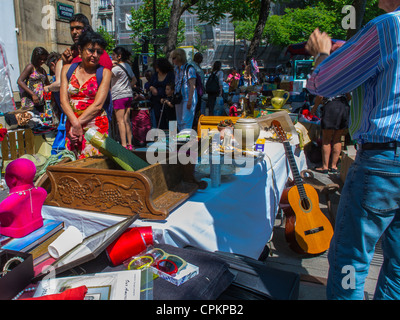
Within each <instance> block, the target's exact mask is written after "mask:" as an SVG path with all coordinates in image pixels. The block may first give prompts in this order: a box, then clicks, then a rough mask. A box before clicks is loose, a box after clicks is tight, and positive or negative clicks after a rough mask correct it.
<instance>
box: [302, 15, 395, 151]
mask: <svg viewBox="0 0 400 320" xmlns="http://www.w3.org/2000/svg"><path fill="white" fill-rule="evenodd" d="M399 10H400V7H399V8H398V9H397V10H396V11H394V12H391V13H387V14H384V15H381V16H379V17H377V18H375V19H374V20H372V21H370V22H369V23H368V24H367V25H366V26H365V27H364V28H363V29H362V30H360V31H359V32H358V33H357V34H356V35H355V36H354V37H353V38H351V39H350V40H349V41H347V42H346V44H344V45H343V46H342V47H341V48H340V49H338V50H336V51H335V52H334V53H332V55H330V56H329V57H328V58H326V59H325V60H324V61H323V62H321V64H320V65H318V67H317V68H316V69H315V71H314V72H313V74H312V75H311V78H310V79H309V81H308V83H307V89H308V90H309V91H310V92H311V93H313V94H317V95H320V96H324V97H332V96H335V95H338V94H344V93H347V92H352V94H353V98H352V102H351V104H352V107H351V111H350V124H349V132H350V134H351V136H352V138H353V139H354V140H357V141H358V142H359V143H366V142H388V141H393V140H395V141H400V11H399Z"/></svg>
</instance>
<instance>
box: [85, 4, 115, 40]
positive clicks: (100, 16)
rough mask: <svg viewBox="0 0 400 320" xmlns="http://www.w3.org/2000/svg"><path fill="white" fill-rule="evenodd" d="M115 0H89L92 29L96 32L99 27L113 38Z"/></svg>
mask: <svg viewBox="0 0 400 320" xmlns="http://www.w3.org/2000/svg"><path fill="white" fill-rule="evenodd" d="M114 3H115V0H91V10H92V27H93V29H94V30H95V31H97V30H98V29H99V28H100V27H102V28H103V29H104V30H106V31H107V32H108V33H109V34H111V35H112V36H113V37H114V38H115V37H116V34H115V4H114Z"/></svg>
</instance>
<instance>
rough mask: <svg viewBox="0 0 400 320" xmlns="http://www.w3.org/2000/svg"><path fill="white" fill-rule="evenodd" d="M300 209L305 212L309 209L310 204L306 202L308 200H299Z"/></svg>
mask: <svg viewBox="0 0 400 320" xmlns="http://www.w3.org/2000/svg"><path fill="white" fill-rule="evenodd" d="M301 207H302V208H303V209H304V210H305V211H308V210H310V209H311V203H310V201H309V200H308V198H304V199H302V200H301Z"/></svg>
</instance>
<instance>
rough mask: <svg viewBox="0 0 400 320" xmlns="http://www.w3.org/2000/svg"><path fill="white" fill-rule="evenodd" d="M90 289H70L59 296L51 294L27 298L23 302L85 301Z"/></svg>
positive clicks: (83, 287)
mask: <svg viewBox="0 0 400 320" xmlns="http://www.w3.org/2000/svg"><path fill="white" fill-rule="evenodd" d="M87 291H88V289H87V287H86V286H81V287H78V288H73V289H68V290H65V291H64V292H61V293H57V294H49V295H47V296H41V297H35V298H27V299H21V300H83V299H84V298H85V295H86V293H87Z"/></svg>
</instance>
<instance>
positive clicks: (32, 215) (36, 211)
mask: <svg viewBox="0 0 400 320" xmlns="http://www.w3.org/2000/svg"><path fill="white" fill-rule="evenodd" d="M5 171H6V172H5V177H4V178H5V180H6V184H7V186H8V187H9V189H10V193H9V195H8V196H7V198H5V199H4V200H3V201H2V202H1V203H0V234H2V235H4V236H7V237H13V238H22V237H24V236H26V235H28V234H30V233H31V232H33V231H35V230H36V229H39V228H40V227H42V226H43V218H42V206H43V203H44V201H45V200H46V197H47V192H46V190H45V189H43V188H40V187H35V186H34V184H33V179H34V177H35V174H36V166H35V164H34V163H33V162H32V161H31V160H28V159H24V158H19V159H16V160H14V161H12V162H10V163H9V165H8V166H7V167H6V170H5Z"/></svg>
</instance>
